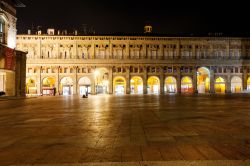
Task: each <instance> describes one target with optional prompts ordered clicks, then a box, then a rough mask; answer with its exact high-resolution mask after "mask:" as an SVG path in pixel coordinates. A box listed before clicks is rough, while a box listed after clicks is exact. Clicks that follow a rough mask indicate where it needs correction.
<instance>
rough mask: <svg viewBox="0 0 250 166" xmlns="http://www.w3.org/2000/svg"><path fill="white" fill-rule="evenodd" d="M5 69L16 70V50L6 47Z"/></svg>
mask: <svg viewBox="0 0 250 166" xmlns="http://www.w3.org/2000/svg"><path fill="white" fill-rule="evenodd" d="M4 68H5V69H7V70H15V56H14V50H13V49H11V48H9V47H5V67H4Z"/></svg>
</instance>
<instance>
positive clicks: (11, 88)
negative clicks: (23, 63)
mask: <svg viewBox="0 0 250 166" xmlns="http://www.w3.org/2000/svg"><path fill="white" fill-rule="evenodd" d="M1 65H2V64H1V58H0V67H1ZM15 85H16V84H15V72H13V71H10V70H3V69H0V92H4V93H5V95H6V96H15V92H16V87H15Z"/></svg>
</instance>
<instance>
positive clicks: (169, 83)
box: [164, 76, 177, 93]
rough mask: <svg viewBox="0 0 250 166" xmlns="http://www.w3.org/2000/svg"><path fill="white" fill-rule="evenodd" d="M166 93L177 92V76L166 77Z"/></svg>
mask: <svg viewBox="0 0 250 166" xmlns="http://www.w3.org/2000/svg"><path fill="white" fill-rule="evenodd" d="M164 92H165V93H176V92H177V84H176V79H175V77H172V76H170V77H167V78H166V79H165V87H164Z"/></svg>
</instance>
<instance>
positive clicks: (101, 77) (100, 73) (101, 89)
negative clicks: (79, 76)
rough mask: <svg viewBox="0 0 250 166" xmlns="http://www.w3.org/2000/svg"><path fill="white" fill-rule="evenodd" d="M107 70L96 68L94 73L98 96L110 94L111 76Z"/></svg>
mask: <svg viewBox="0 0 250 166" xmlns="http://www.w3.org/2000/svg"><path fill="white" fill-rule="evenodd" d="M108 72H109V71H108V69H107V68H96V69H95V71H94V81H95V88H96V94H107V93H109V74H108Z"/></svg>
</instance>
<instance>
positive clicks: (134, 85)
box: [130, 76, 143, 94]
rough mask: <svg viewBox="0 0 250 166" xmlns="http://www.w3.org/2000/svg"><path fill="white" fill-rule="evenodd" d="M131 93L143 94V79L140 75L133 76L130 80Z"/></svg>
mask: <svg viewBox="0 0 250 166" xmlns="http://www.w3.org/2000/svg"><path fill="white" fill-rule="evenodd" d="M130 89H131V94H143V80H142V78H141V77H138V76H135V77H132V79H131V80H130Z"/></svg>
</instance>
